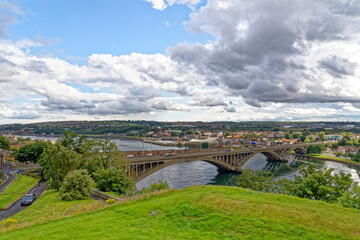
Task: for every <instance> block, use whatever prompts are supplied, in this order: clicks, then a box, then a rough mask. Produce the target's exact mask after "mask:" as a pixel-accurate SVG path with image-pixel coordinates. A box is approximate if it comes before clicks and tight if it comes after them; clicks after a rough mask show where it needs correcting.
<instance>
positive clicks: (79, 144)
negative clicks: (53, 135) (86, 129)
mask: <svg viewBox="0 0 360 240" xmlns="http://www.w3.org/2000/svg"><path fill="white" fill-rule="evenodd" d="M57 142H59V143H60V144H61V145H63V146H64V147H68V148H70V149H72V150H74V151H75V152H77V153H81V154H82V153H84V151H85V146H86V144H87V143H88V138H87V136H85V135H82V136H80V137H79V136H78V135H77V134H76V133H73V132H64V136H63V137H62V138H59V139H58V141H57Z"/></svg>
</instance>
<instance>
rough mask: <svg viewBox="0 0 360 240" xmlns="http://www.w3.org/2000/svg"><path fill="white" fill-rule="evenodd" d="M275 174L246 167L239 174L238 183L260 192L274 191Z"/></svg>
mask: <svg viewBox="0 0 360 240" xmlns="http://www.w3.org/2000/svg"><path fill="white" fill-rule="evenodd" d="M274 179H275V177H274V175H273V174H272V173H271V172H263V171H260V170H250V169H245V170H243V171H242V173H241V175H240V176H239V178H238V180H237V182H236V185H237V186H238V187H242V188H250V189H252V190H255V191H260V192H272V191H273V189H274Z"/></svg>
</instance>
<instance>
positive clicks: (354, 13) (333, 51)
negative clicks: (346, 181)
mask: <svg viewBox="0 0 360 240" xmlns="http://www.w3.org/2000/svg"><path fill="white" fill-rule="evenodd" d="M147 1H148V2H151V3H152V4H153V6H154V8H156V9H159V10H163V9H165V8H166V7H168V6H172V5H174V4H186V5H188V6H190V7H193V6H196V5H197V4H198V3H199V2H200V1H197V0H193V1H185V0H183V1H181V0H173V1H171V0H162V1H153V0H147ZM0 3H4V2H0ZM11 6H12V5H11V4H10V5H6V7H4V5H1V4H0V17H2V16H5V15H4V14H2V12H6V14H8V15H9V14H10V15H9V16H11V17H13V18H15V19H14V21H15V20H16V17H17V16H21V15H22V14H23V13H22V12H21V9H16V8H14V9H12V7H11ZM14 7H16V5H14ZM1 9H2V10H1ZM11 9H12V10H11ZM8 15H6V16H8ZM359 16H360V7H359V4H358V3H357V1H345V0H318V1H312V0H276V1H274V0H254V1H247V0H238V1H230V0H222V1H220V0H211V1H208V2H207V3H206V5H204V6H202V7H201V8H199V9H194V8H193V9H192V13H191V14H190V16H189V21H188V22H187V23H186V26H187V28H188V29H189V31H192V32H197V33H204V32H205V33H208V34H210V35H212V36H214V38H213V39H212V40H210V41H208V42H206V43H188V42H181V43H179V44H177V45H175V46H173V47H170V48H169V49H168V50H167V54H166V55H164V54H142V53H131V54H128V55H120V56H113V55H111V54H92V55H90V56H89V57H88V58H86V59H85V64H83V65H76V64H71V63H70V62H68V61H66V60H64V59H59V58H55V57H52V56H38V55H36V54H33V53H32V51H33V49H35V48H41V47H42V46H43V45H44V44H48V43H49V41H46V40H43V39H42V38H38V39H37V40H36V41H32V40H29V39H22V40H19V41H10V40H2V41H0V84H1V88H0V110H1V111H0V112H1V114H0V115H1V117H2V119H44V118H48V119H49V118H59V117H63V118H71V119H76V118H78V117H79V116H86V117H85V118H87V117H88V118H106V116H109V115H121V116H122V117H124V118H125V117H128V116H131V118H137V117H139V118H140V117H144V118H146V117H149V116H150V117H149V118H151V117H154V116H156V118H158V119H164V118H165V117H166V119H170V118H174V116H176V118H182V119H183V120H186V119H187V120H194V119H196V120H209V121H214V120H229V119H231V120H283V119H285V120H296V119H299V120H301V119H306V120H310V119H327V120H330V119H336V120H339V119H340V120H341V119H346V118H349V119H356V116H358V117H359V116H360V110H359V109H358V107H359V106H360V105H359V104H360V97H359V95H358V92H359V90H360V82H359V80H358V79H359V77H360V67H359V64H358V63H359V62H360V45H359V44H358V39H359V37H360V28H359V27H358V26H360V22H359V21H360V19H359ZM8 19H10V18H8ZM1 23H5V21H4V22H1V21H0V36H1V31H2V30H4V31H6V30H7V28H8V24H10V23H5V25H4V26H2V25H1ZM54 41H56V40H54ZM37 50H38V49H37ZM34 52H39V51H34ZM9 89H11V91H10V90H9ZM19 99H22V101H23V102H22V103H21V104H15V103H14V102H17V101H19ZM2 104H4V105H2ZM6 104H8V106H11V107H6ZM194 112H195V113H196V114H194ZM161 114H163V115H161ZM171 114H173V115H171ZM195 115H196V116H195ZM164 116H165V117H164ZM129 118H130V117H129ZM174 120H175V119H174ZM176 120H180V119H176Z"/></svg>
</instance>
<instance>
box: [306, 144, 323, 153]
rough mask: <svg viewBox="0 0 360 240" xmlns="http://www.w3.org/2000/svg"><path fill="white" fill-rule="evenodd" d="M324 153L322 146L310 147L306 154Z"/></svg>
mask: <svg viewBox="0 0 360 240" xmlns="http://www.w3.org/2000/svg"><path fill="white" fill-rule="evenodd" d="M323 151H325V146H324V145H322V144H317V145H311V146H309V147H308V149H307V153H308V154H320V153H322V152H323Z"/></svg>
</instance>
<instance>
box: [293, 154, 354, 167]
mask: <svg viewBox="0 0 360 240" xmlns="http://www.w3.org/2000/svg"><path fill="white" fill-rule="evenodd" d="M293 155H294V156H303V157H308V158H313V159H316V160H324V161H331V162H337V163H343V164H347V165H350V166H354V167H360V162H359V163H356V162H348V161H342V160H337V159H331V158H323V157H316V156H304V155H301V154H293Z"/></svg>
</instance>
